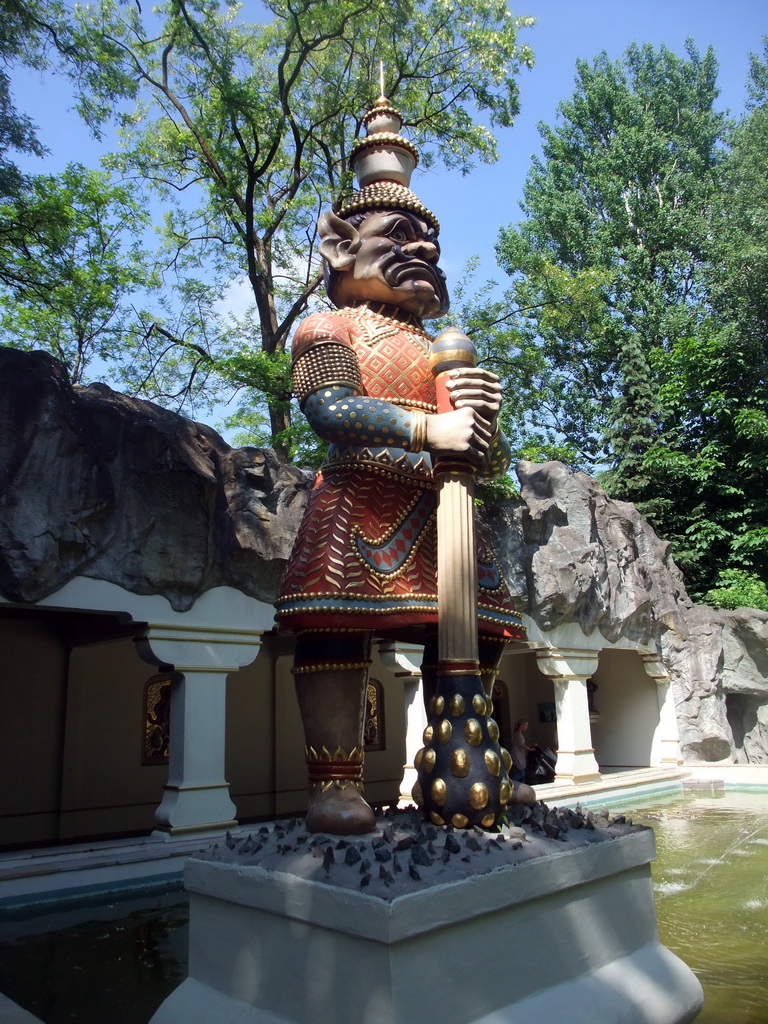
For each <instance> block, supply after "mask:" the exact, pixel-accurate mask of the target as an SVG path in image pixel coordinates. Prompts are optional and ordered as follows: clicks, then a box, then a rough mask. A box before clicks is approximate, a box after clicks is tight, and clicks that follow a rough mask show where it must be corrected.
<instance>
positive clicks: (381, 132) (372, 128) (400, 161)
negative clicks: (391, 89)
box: [334, 89, 440, 231]
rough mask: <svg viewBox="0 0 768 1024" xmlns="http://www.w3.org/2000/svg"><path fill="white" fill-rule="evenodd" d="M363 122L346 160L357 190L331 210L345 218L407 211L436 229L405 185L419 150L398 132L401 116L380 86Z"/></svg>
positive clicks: (432, 218) (433, 220)
mask: <svg viewBox="0 0 768 1024" xmlns="http://www.w3.org/2000/svg"><path fill="white" fill-rule="evenodd" d="M363 125H364V126H365V131H366V134H365V136H364V137H363V138H360V139H358V140H357V141H356V142H355V144H354V146H353V147H352V153H351V155H350V159H349V162H350V166H351V168H352V171H353V173H354V175H355V177H356V178H357V182H358V185H359V187H360V190H359V191H358V192H353V193H352V194H351V195H348V196H343V197H342V198H341V200H340V201H339V202H338V203H337V204H336V206H335V208H334V209H335V212H336V213H337V214H338V215H339V216H340V217H346V216H348V215H349V214H352V213H361V212H363V211H365V210H409V211H410V212H411V213H415V214H416V215H417V216H419V217H422V218H423V219H424V220H425V221H426V222H427V223H428V224H430V225H431V226H432V227H433V228H434V229H435V231H439V230H440V222H439V221H438V219H437V217H435V215H434V213H432V211H431V210H428V209H427V208H426V206H425V205H424V204H423V203H422V201H421V200H420V199H419V197H418V196H417V195H416V194H415V193H414V192H411V190H410V188H409V186H410V183H411V174H412V173H413V170H414V168H415V167H416V164H417V163H418V162H419V151H418V150H417V149H416V147H415V146H414V144H413V143H412V142H411V141H410V140H409V139H406V138H404V137H403V136H402V135H401V134H400V130H401V128H402V127H403V118H402V116H401V115H400V113H399V112H398V111H397V110H396V109H395V108H394V107H393V106H392V104H391V103H390V102H389V100H388V99H387V97H386V96H385V95H384V90H383V89H382V91H381V94H380V95H379V97H378V99H377V100H376V103H375V104H374V105H373V106H372V107H371V109H370V110H369V111H368V113H367V114H366V115H365V117H364V118H363Z"/></svg>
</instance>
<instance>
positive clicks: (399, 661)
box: [378, 640, 423, 680]
mask: <svg viewBox="0 0 768 1024" xmlns="http://www.w3.org/2000/svg"><path fill="white" fill-rule="evenodd" d="M378 648H379V657H380V658H381V660H382V662H383V664H384V665H386V666H387V668H388V669H389V670H390V671H391V672H392V674H393V675H394V676H398V677H400V678H407V677H409V676H410V677H412V678H415V679H417V680H419V679H421V657H422V652H423V647H421V646H420V645H419V644H409V643H404V642H403V641H402V640H381V641H379V644H378Z"/></svg>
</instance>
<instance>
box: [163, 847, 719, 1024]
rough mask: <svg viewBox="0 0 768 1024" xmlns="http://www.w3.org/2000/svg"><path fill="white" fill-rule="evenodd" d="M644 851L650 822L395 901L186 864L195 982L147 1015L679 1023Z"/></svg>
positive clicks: (672, 966)
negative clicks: (616, 835) (639, 829)
mask: <svg viewBox="0 0 768 1024" xmlns="http://www.w3.org/2000/svg"><path fill="white" fill-rule="evenodd" d="M653 856H654V842H653V833H652V832H651V831H650V830H644V831H642V832H635V833H631V834H627V835H624V836H621V837H619V838H615V839H610V840H607V841H604V842H600V843H597V844H595V845H591V846H585V847H582V848H579V849H572V850H567V851H564V852H562V853H560V852H553V853H551V854H548V855H546V856H542V857H538V858H536V859H531V860H527V861H525V862H523V863H518V864H510V865H505V866H503V867H499V868H497V869H496V870H493V871H486V873H480V874H478V873H475V874H472V875H470V876H467V877H463V878H462V879H460V880H459V881H455V882H452V883H450V884H439V885H433V886H430V887H425V888H424V889H423V890H421V891H417V892H410V893H407V894H405V895H401V896H397V897H395V898H392V899H381V898H377V897H374V896H369V895H365V894H364V893H362V892H357V891H354V890H351V889H345V888H341V887H336V886H333V885H329V884H328V883H326V882H322V881H315V880H313V881H309V880H307V879H305V878H300V877H296V876H294V875H289V874H286V873H283V872H279V871H272V872H269V871H266V870H265V869H264V868H261V867H258V866H253V867H251V866H240V865H238V864H227V863H219V862H216V861H205V860H196V859H194V858H193V859H191V860H190V861H189V862H188V866H187V873H186V884H187V888H188V889H189V891H190V896H191V929H190V962H189V972H190V977H189V978H188V979H187V980H186V981H185V982H183V983H182V985H181V986H180V987H179V988H178V989H177V990H176V991H175V992H174V993H172V995H171V996H170V997H169V998H168V999H167V1000H166V1001H165V1003H163V1005H162V1006H161V1007H160V1009H159V1010H158V1011H157V1013H156V1014H155V1016H154V1017H153V1018H152V1021H151V1024H211V1022H213V1021H215V1022H216V1024H278V1022H279V1024H286V1022H294V1024H411V1022H413V1021H428V1020H434V1021H438V1020H439V1021H441V1022H444V1024H470V1022H474V1024H518V1022H520V1024H522V1022H526V1024H530V1022H531V1021H568V1024H594V1022H595V1021H600V1024H683V1022H687V1021H691V1020H693V1018H694V1017H695V1016H696V1014H697V1013H698V1011H699V1009H700V1007H701V1001H702V994H701V987H700V985H699V983H698V981H697V979H696V978H695V976H694V975H693V973H692V972H691V971H690V970H689V968H688V967H687V966H686V965H685V964H684V963H682V961H680V960H679V959H678V958H677V957H675V956H674V955H673V954H672V953H671V952H670V951H669V950H667V949H666V948H665V947H664V946H662V945H661V944H660V942H659V937H658V931H657V927H656V914H655V908H654V902H653V892H652V887H651V879H650V868H649V864H650V861H651V860H652V859H653Z"/></svg>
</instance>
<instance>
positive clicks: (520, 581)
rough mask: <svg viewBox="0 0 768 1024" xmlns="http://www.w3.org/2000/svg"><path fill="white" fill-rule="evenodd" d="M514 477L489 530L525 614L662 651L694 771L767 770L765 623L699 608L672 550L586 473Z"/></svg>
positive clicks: (549, 466) (550, 469) (542, 470)
mask: <svg viewBox="0 0 768 1024" xmlns="http://www.w3.org/2000/svg"><path fill="white" fill-rule="evenodd" d="M517 476H518V479H519V482H520V501H519V502H518V503H516V504H509V505H506V506H504V507H496V508H495V509H493V511H492V513H491V530H492V533H493V536H494V537H495V538H496V545H497V552H498V553H499V555H500V557H501V558H502V560H503V563H504V569H505V572H506V573H507V575H508V578H509V579H510V580H513V581H514V583H515V587H514V593H515V595H516V596H517V597H518V599H519V601H520V608H521V610H522V611H525V612H527V613H528V614H529V615H530V616H531V618H532V619H533V620H534V621H535V622H536V623H537V624H538V625H539V626H540V627H541V628H542V629H544V630H550V629H553V628H555V627H556V626H559V625H565V624H567V623H571V622H575V623H578V625H579V626H580V628H581V630H582V631H583V632H584V634H585V635H586V636H587V637H588V636H589V635H590V634H592V633H593V632H594V631H595V630H597V631H599V633H601V634H602V635H603V636H604V637H605V638H606V639H607V640H609V641H611V642H617V641H621V640H629V641H631V642H633V643H637V644H640V645H642V646H653V645H654V643H655V644H656V645H657V646H658V649H659V651H660V652H661V656H662V660H663V662H664V665H665V668H666V670H667V672H668V673H669V676H670V678H671V680H672V686H673V693H674V698H675V704H676V708H677V719H678V726H679V729H680V745H681V749H682V752H683V756H684V758H685V759H686V761H721V760H736V761H739V762H747V761H749V762H757V763H768V614H766V613H764V612H759V611H755V610H753V609H740V610H739V611H735V612H727V611H719V610H716V609H714V608H710V607H709V606H707V605H694V604H693V603H692V602H691V601H690V599H689V598H688V595H687V593H686V591H685V585H684V583H683V577H682V574H681V572H680V570H679V569H678V567H677V566H676V565H675V563H674V561H673V560H672V556H671V552H670V548H669V544H667V543H666V542H665V541H662V540H660V539H659V537H657V536H656V534H655V533H654V531H653V530H652V529H651V527H650V526H649V525H648V523H647V522H646V521H645V520H644V519H643V517H642V516H641V515H640V514H639V512H638V511H637V509H636V508H635V507H634V505H631V504H629V503H627V502H622V501H614V500H612V499H611V498H609V497H608V496H607V494H606V493H605V491H604V490H603V489H602V488H601V487H600V485H599V484H598V483H596V481H594V480H593V479H591V478H590V477H588V476H586V475H585V474H584V473H573V472H571V471H570V470H569V469H568V468H567V467H565V466H564V465H562V463H559V462H549V463H545V464H543V465H538V464H534V463H531V462H521V463H518V466H517Z"/></svg>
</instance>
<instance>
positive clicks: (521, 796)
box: [509, 782, 536, 804]
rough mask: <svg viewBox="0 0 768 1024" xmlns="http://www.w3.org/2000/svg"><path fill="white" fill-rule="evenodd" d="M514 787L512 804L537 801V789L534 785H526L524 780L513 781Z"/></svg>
mask: <svg viewBox="0 0 768 1024" xmlns="http://www.w3.org/2000/svg"><path fill="white" fill-rule="evenodd" d="M512 789H513V793H512V799H511V800H510V801H509V802H510V803H511V804H535V803H536V791H535V789H534V788H533V786H526V784H525V783H524V782H513V783H512Z"/></svg>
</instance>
